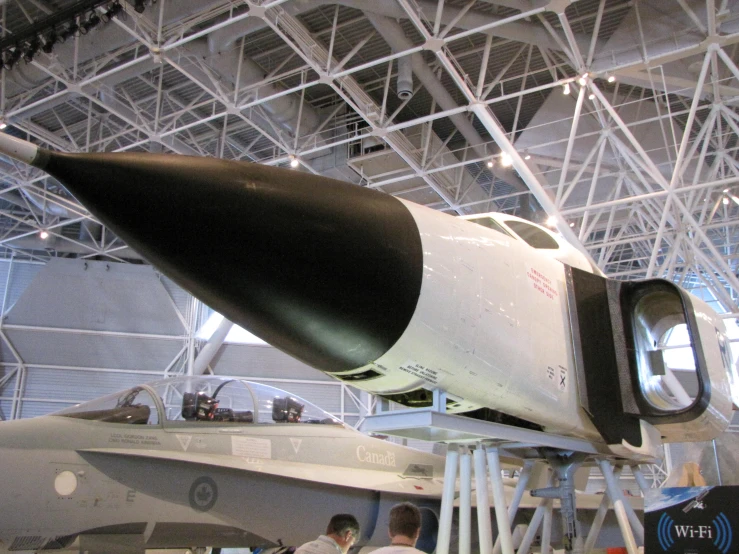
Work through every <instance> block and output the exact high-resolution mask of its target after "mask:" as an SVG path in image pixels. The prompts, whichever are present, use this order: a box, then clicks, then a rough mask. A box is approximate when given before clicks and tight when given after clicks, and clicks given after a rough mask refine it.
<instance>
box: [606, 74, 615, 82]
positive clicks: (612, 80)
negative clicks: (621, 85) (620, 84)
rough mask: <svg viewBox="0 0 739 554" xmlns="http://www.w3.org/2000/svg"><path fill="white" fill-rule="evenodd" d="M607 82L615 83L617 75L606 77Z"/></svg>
mask: <svg viewBox="0 0 739 554" xmlns="http://www.w3.org/2000/svg"><path fill="white" fill-rule="evenodd" d="M606 81H608V82H609V83H613V82H615V81H616V76H615V75H606Z"/></svg>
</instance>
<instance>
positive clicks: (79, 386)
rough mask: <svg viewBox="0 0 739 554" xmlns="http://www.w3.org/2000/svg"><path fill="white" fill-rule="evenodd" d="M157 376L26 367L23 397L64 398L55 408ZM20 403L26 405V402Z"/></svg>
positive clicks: (90, 398) (121, 388) (118, 389)
mask: <svg viewBox="0 0 739 554" xmlns="http://www.w3.org/2000/svg"><path fill="white" fill-rule="evenodd" d="M156 378H157V377H155V376H144V375H139V374H131V373H102V372H91V371H70V370H58V369H37V368H29V369H28V373H27V376H26V386H25V391H24V394H23V397H24V398H48V399H53V400H58V401H65V402H66V404H64V405H58V406H57V408H56V409H57V410H61V409H62V408H64V407H65V406H67V405H71V404H77V403H79V402H84V401H86V400H92V399H93V398H97V397H99V396H103V395H106V394H110V393H112V392H116V391H122V390H124V389H127V388H130V387H133V386H136V385H139V384H141V383H143V382H146V381H153V380H155V379H156ZM23 404H24V406H25V404H26V402H25V401H24V403H23Z"/></svg>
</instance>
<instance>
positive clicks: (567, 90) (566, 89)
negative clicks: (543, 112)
mask: <svg viewBox="0 0 739 554" xmlns="http://www.w3.org/2000/svg"><path fill="white" fill-rule="evenodd" d="M569 93H570V83H565V85H564V86H563V87H562V94H569Z"/></svg>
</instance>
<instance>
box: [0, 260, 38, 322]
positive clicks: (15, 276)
mask: <svg viewBox="0 0 739 554" xmlns="http://www.w3.org/2000/svg"><path fill="white" fill-rule="evenodd" d="M43 267H44V265H43V264H40V263H35V262H18V261H11V260H0V290H2V294H3V295H4V294H5V288H6V285H7V284H8V272H10V282H9V285H10V286H9V287H8V294H7V298H6V302H5V311H6V312H7V311H8V310H9V309H10V308H11V307H13V305H14V304H15V303H16V302H17V301H18V299H19V298H20V297H21V295H22V294H23V291H25V290H26V287H28V285H29V284H30V283H31V281H33V279H34V277H36V274H37V273H38V272H39V271H41V269H42V268H43ZM0 298H2V296H0Z"/></svg>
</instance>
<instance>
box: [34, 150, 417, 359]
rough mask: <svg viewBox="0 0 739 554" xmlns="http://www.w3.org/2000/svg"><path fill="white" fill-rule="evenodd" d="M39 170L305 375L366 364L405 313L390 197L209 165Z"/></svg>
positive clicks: (409, 296) (413, 285)
mask: <svg viewBox="0 0 739 554" xmlns="http://www.w3.org/2000/svg"><path fill="white" fill-rule="evenodd" d="M45 169H46V171H48V172H49V173H50V174H52V175H53V176H55V177H56V178H57V179H59V180H60V181H61V182H62V183H63V184H64V185H65V186H66V187H67V188H68V189H69V191H70V192H71V193H72V194H74V195H75V196H76V197H77V198H78V199H79V201H80V202H82V204H84V205H85V206H86V207H87V208H88V209H89V210H90V211H91V212H92V213H93V214H95V216H96V217H98V218H99V219H100V220H101V221H102V222H103V223H104V224H105V225H107V226H108V227H110V228H111V229H112V230H113V231H114V232H115V233H117V234H118V235H119V236H120V237H121V238H122V239H123V240H125V241H126V242H127V243H128V244H129V245H130V246H132V247H133V248H134V249H136V250H137V251H138V252H139V253H140V254H142V255H143V256H145V257H146V258H147V259H148V260H149V261H150V262H151V263H152V264H153V265H155V266H157V267H158V268H159V269H160V270H161V271H162V272H163V273H164V274H166V275H167V276H169V277H170V278H172V279H173V280H174V281H176V282H177V283H178V284H180V285H181V286H182V287H183V288H185V289H187V290H188V291H190V292H191V293H192V294H194V295H195V296H196V297H198V298H199V299H201V300H202V301H203V302H205V303H206V304H208V305H209V306H211V307H212V308H214V309H216V310H218V311H219V312H221V313H223V314H224V315H225V316H226V317H228V318H229V319H231V320H232V321H234V322H235V323H238V324H239V325H242V326H243V327H245V328H246V329H249V330H250V331H251V332H253V333H254V334H256V335H257V336H259V337H261V338H262V339H264V340H266V341H267V342H269V343H271V344H272V345H274V346H275V347H277V348H279V349H281V350H283V351H285V352H287V353H288V354H290V355H292V356H294V357H296V358H298V359H300V360H302V361H304V362H305V363H307V364H309V365H312V366H313V367H316V368H318V369H321V370H324V371H329V372H336V371H343V370H348V369H353V368H356V367H360V366H363V365H365V364H367V363H369V362H371V361H373V360H376V359H377V358H379V357H380V356H381V355H382V354H384V353H385V352H386V351H387V350H388V349H389V348H390V347H391V346H392V345H393V344H395V342H396V341H397V340H398V338H400V336H401V334H402V333H403V332H404V331H405V329H406V327H407V325H408V323H409V321H410V319H411V317H412V316H413V313H414V311H415V307H416V303H417V300H418V296H419V294H420V288H421V279H422V269H423V252H422V248H421V239H420V236H419V232H418V228H417V227H416V223H415V221H414V219H413V217H412V216H411V214H410V212H409V211H408V210H407V209H406V207H405V206H404V205H403V204H402V203H401V202H400V201H399V200H397V199H395V198H393V197H391V196H387V195H385V194H382V193H378V192H376V191H372V190H368V189H363V188H361V187H358V186H355V185H350V184H347V183H343V182H340V181H335V180H332V179H326V178H323V177H317V176H313V175H308V174H305V173H299V172H296V171H291V170H286V169H279V168H272V167H267V166H262V165H257V164H250V163H239V162H229V161H224V160H217V159H212V158H192V157H186V156H167V155H153V154H134V153H128V154H125V153H121V154H56V153H52V154H50V157H49V160H48V162H47V164H46V167H45Z"/></svg>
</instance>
